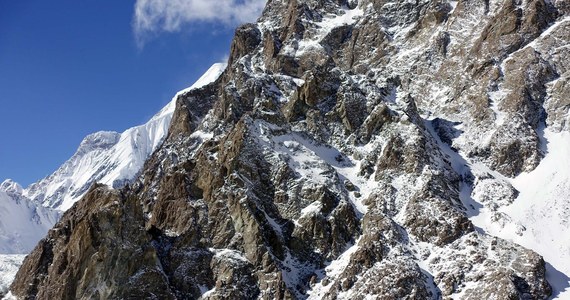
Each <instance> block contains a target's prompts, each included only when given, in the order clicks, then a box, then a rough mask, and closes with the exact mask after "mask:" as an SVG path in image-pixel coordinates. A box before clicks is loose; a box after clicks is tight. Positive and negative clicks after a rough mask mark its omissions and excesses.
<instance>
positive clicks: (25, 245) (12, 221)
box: [0, 181, 60, 254]
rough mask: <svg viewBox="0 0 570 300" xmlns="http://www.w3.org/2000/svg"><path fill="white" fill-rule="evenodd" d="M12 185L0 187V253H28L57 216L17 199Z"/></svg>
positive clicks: (17, 190) (18, 195) (18, 192)
mask: <svg viewBox="0 0 570 300" xmlns="http://www.w3.org/2000/svg"><path fill="white" fill-rule="evenodd" d="M21 192H22V188H21V187H20V186H19V185H18V184H17V183H14V182H11V181H4V182H3V183H2V184H1V185H0V254H20V253H29V252H30V251H32V249H33V248H34V247H35V246H36V244H37V242H38V241H39V240H40V239H41V238H43V237H44V236H45V234H46V232H47V231H48V230H49V229H51V228H52V227H53V225H54V224H55V222H56V221H57V219H58V218H59V215H60V213H59V212H57V211H54V210H52V209H50V208H47V207H42V206H40V205H37V204H36V203H34V202H32V201H31V200H29V199H27V198H26V197H22V196H21Z"/></svg>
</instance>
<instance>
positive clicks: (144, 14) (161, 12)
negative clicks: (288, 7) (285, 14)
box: [133, 0, 267, 45]
mask: <svg viewBox="0 0 570 300" xmlns="http://www.w3.org/2000/svg"><path fill="white" fill-rule="evenodd" d="M266 1H267V0H137V1H136V3H135V13H134V20H133V28H134V31H135V36H136V38H137V42H138V43H139V45H142V44H144V42H145V41H146V39H147V38H148V37H149V36H152V35H154V34H158V33H160V32H176V31H178V30H180V29H181V28H182V27H183V26H185V25H188V24H189V23H193V22H213V23H222V24H224V25H227V26H235V25H237V24H240V23H245V22H253V21H255V19H256V18H257V17H259V15H260V14H261V11H262V10H263V7H264V6H265V3H266Z"/></svg>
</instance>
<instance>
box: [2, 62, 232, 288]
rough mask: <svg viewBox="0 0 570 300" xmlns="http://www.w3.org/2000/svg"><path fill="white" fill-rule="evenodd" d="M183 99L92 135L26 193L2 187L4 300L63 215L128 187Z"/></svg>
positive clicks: (209, 77) (212, 75) (215, 70)
mask: <svg viewBox="0 0 570 300" xmlns="http://www.w3.org/2000/svg"><path fill="white" fill-rule="evenodd" d="M225 67H226V64H224V63H220V64H214V65H213V66H212V67H211V68H210V69H209V70H208V71H207V72H206V73H205V74H204V75H203V76H202V77H201V78H200V79H198V81H196V82H195V83H194V84H193V85H192V86H191V87H189V88H188V89H186V90H183V91H181V92H180V93H184V92H187V91H189V90H192V89H195V88H199V87H201V86H203V85H205V84H208V83H210V82H211V81H213V80H215V79H217V78H218V76H219V75H220V74H221V73H222V71H223V70H224V69H225ZM177 97H178V95H176V96H175V97H174V99H173V100H172V101H171V102H170V103H169V104H167V105H166V106H165V107H164V108H163V109H162V110H161V111H160V112H158V113H157V114H156V115H155V116H153V117H152V119H151V120H150V121H149V122H147V123H146V124H144V125H141V126H137V127H133V128H131V129H128V130H127V131H125V132H123V133H116V132H104V131H103V132H97V133H94V134H91V135H89V136H87V137H86V138H85V139H84V140H83V141H82V142H81V145H80V146H79V148H78V150H77V151H76V153H75V154H74V155H73V157H72V158H71V159H69V160H68V161H67V162H65V163H64V164H63V165H62V166H61V167H60V168H59V169H58V170H57V171H56V172H54V173H53V174H52V175H50V176H48V177H46V178H44V179H42V180H40V181H38V182H37V183H34V184H32V185H30V186H29V187H28V188H26V189H24V188H22V187H21V186H20V185H19V184H18V183H16V182H14V181H12V180H9V179H8V180H5V181H4V182H2V184H0V297H1V296H3V295H4V294H5V292H6V290H7V288H8V286H9V285H10V283H11V282H12V280H13V279H14V275H15V274H16V270H17V269H18V267H19V266H20V264H21V262H22V260H23V255H22V254H28V253H30V252H31V251H32V250H33V248H34V247H35V246H36V244H37V243H38V241H40V240H41V239H42V238H43V237H45V235H46V233H47V232H48V230H49V229H51V228H52V227H53V225H54V224H55V223H56V222H57V221H58V220H59V218H60V216H61V212H62V211H65V210H66V209H68V208H69V207H71V206H72V205H73V203H75V202H76V201H77V200H79V199H80V198H81V197H83V195H84V194H85V193H86V192H87V190H88V188H89V187H90V186H91V185H93V184H95V183H101V184H106V185H108V186H111V187H122V186H123V185H125V184H126V183H128V182H130V181H131V180H133V179H134V178H135V177H136V176H137V175H138V174H139V173H140V171H141V169H142V167H143V164H144V161H145V160H146V159H147V158H148V157H149V156H150V154H151V153H152V151H154V150H155V149H156V148H157V147H158V145H159V144H160V143H161V142H162V141H163V140H164V138H165V136H166V133H167V129H168V125H169V124H170V119H171V118H172V114H173V112H174V107H175V105H176V98H177Z"/></svg>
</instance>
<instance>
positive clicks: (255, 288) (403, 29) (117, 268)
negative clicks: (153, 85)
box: [11, 0, 570, 299]
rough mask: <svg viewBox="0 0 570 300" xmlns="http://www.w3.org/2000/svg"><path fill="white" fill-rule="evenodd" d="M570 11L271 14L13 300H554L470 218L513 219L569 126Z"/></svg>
mask: <svg viewBox="0 0 570 300" xmlns="http://www.w3.org/2000/svg"><path fill="white" fill-rule="evenodd" d="M568 7H569V4H568V2H567V1H544V0H526V1H522V0H521V1H512V0H497V1H489V0H481V1H477V0H476V1H458V2H457V1H432V0H418V1H414V2H402V1H390V0H361V1H351V0H349V1H346V0H336V1H333V0H308V1H296V0H293V1H279V0H270V1H269V2H268V3H267V7H266V9H265V11H264V13H263V15H262V16H261V18H260V19H259V21H258V23H256V24H247V25H243V26H241V27H239V28H238V29H237V31H236V36H235V39H234V41H233V43H232V47H231V55H230V59H229V65H228V68H227V69H226V71H225V72H224V73H223V74H222V76H221V77H220V78H219V79H218V80H216V81H215V82H214V83H212V84H209V85H206V86H204V87H202V88H199V89H195V90H190V91H187V92H185V93H182V94H180V95H179V96H178V97H177V103H176V110H175V112H174V114H173V117H172V121H171V124H170V128H169V131H168V135H167V137H166V140H165V142H164V143H163V144H162V146H160V147H159V148H158V149H157V151H155V152H154V154H153V155H152V156H151V157H150V159H149V160H147V161H146V163H145V167H144V170H143V172H142V175H141V176H140V178H139V179H138V180H136V182H134V183H133V184H130V185H128V186H127V187H125V188H123V189H121V190H110V189H109V188H107V187H104V186H100V185H96V186H93V187H92V188H91V189H90V191H89V192H88V193H87V195H86V196H85V197H84V199H83V200H81V201H80V202H78V203H77V204H75V205H74V206H73V207H72V208H71V209H70V210H69V211H68V212H67V213H66V214H65V215H64V217H63V218H62V220H61V221H60V222H59V223H58V224H57V225H56V226H55V228H54V229H53V230H51V231H50V232H49V234H48V237H46V238H45V239H44V240H43V241H42V242H40V244H39V245H38V246H37V247H36V249H35V250H34V251H33V252H32V253H31V254H30V255H29V256H28V257H27V258H26V260H25V261H24V263H23V266H22V268H21V269H20V271H19V272H18V274H17V276H16V280H15V281H14V283H13V284H12V286H11V291H12V293H13V295H15V296H17V297H20V298H25V299H33V298H38V299H54V298H55V299H76V298H102V299H115V298H127V297H140V298H149V299H153V298H156V299H195V298H200V297H201V298H203V299H252V298H261V299H304V298H310V299H338V298H340V299H364V298H366V297H377V298H380V299H399V298H404V299H426V298H427V299H439V298H460V299H479V298H482V299H487V298H496V299H543V298H547V297H548V296H549V295H550V294H551V292H552V290H551V287H550V285H549V284H548V282H547V281H546V278H545V262H544V260H543V258H542V257H541V256H540V255H538V254H537V253H535V252H533V251H532V250H529V249H525V248H523V247H522V246H519V245H517V244H515V243H513V242H509V241H506V240H502V239H500V238H497V237H492V236H490V235H487V234H486V233H485V228H482V227H481V226H478V224H475V225H474V223H473V222H476V223H477V220H478V217H480V216H482V215H483V214H482V212H486V213H488V214H489V215H490V216H491V217H490V219H489V221H490V222H491V221H492V222H495V223H501V224H505V223H509V222H510V221H509V219H508V218H509V216H507V215H505V214H502V213H501V209H502V207H506V206H508V205H511V204H512V203H514V202H516V201H517V197H518V194H519V190H517V189H516V188H515V187H514V186H513V184H511V181H510V178H513V177H516V176H519V175H520V174H521V173H524V172H529V171H532V170H533V169H535V168H536V167H537V166H538V165H539V164H540V162H541V159H542V158H543V157H544V155H546V153H545V152H544V150H543V147H542V143H543V141H542V140H543V132H544V127H545V126H547V128H548V130H551V131H552V132H557V131H564V130H567V129H568V128H567V126H568V116H569V115H568V109H569V105H568V101H569V98H568V95H569V92H568V85H567V84H565V83H566V82H568V76H569V75H570V73H568V70H569V69H568V62H569V61H570V60H569V59H568V58H569V57H570V56H569V53H570V48H568V47H567V44H568V41H569V40H570V36H569V34H570V30H569V29H570V19H569V17H568V13H569V12H568ZM521 231H524V230H523V229H521Z"/></svg>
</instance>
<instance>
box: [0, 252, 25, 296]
mask: <svg viewBox="0 0 570 300" xmlns="http://www.w3.org/2000/svg"><path fill="white" fill-rule="evenodd" d="M24 257H25V255H21V254H20V255H17V254H16V255H14V254H11V255H5V254H0V297H2V296H4V295H5V294H6V293H7V292H8V286H9V285H10V282H12V280H14V276H16V272H17V271H18V268H19V267H20V265H21V264H22V261H23V260H24Z"/></svg>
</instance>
